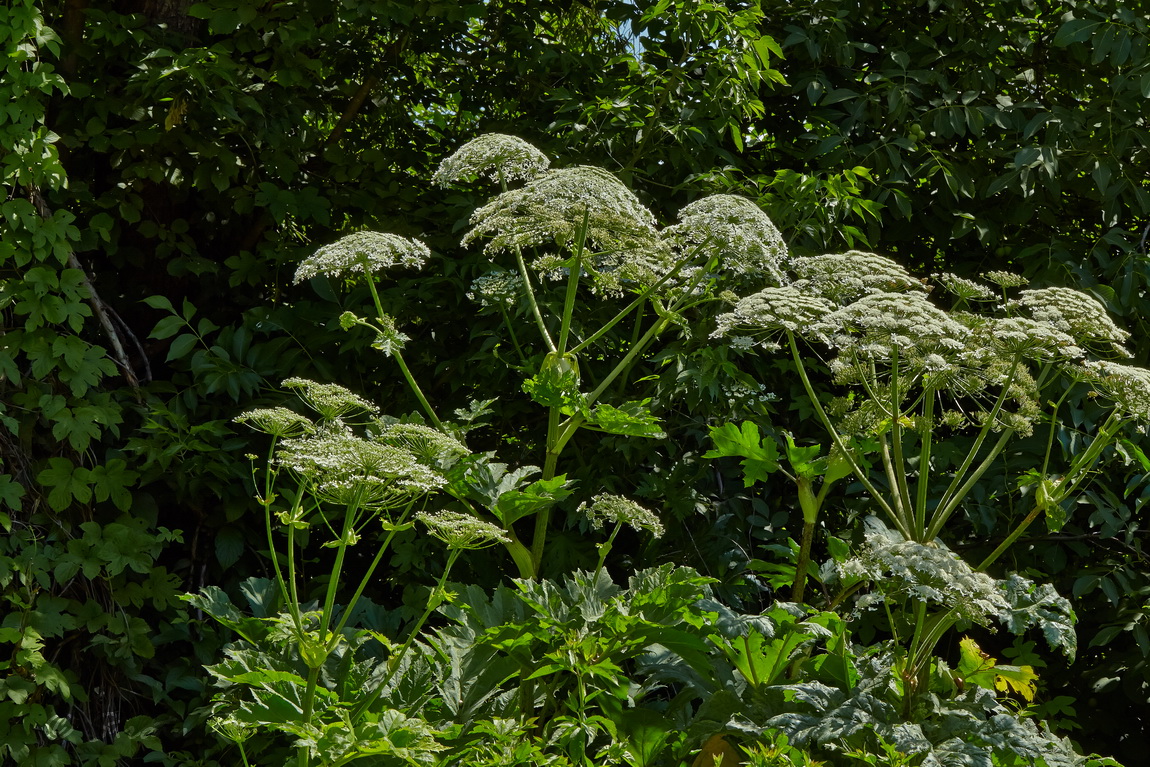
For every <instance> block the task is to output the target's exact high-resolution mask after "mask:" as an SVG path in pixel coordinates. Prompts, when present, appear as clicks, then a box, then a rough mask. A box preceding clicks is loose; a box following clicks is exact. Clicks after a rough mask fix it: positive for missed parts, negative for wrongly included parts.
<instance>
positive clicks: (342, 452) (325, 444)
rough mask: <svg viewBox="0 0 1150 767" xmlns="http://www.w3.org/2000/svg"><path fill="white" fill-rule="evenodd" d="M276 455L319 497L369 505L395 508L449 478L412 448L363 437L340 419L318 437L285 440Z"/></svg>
mask: <svg viewBox="0 0 1150 767" xmlns="http://www.w3.org/2000/svg"><path fill="white" fill-rule="evenodd" d="M276 460H277V463H279V465H280V466H283V467H284V468H286V469H288V470H290V471H291V472H292V473H294V474H295V475H296V476H298V477H299V478H300V479H301V480H302V481H303V482H305V483H307V485H308V486H309V487H310V488H311V490H312V492H313V493H315V495H316V497H318V498H320V499H322V500H325V501H328V502H330V503H336V504H347V505H357V506H362V507H365V508H377V509H383V508H392V507H395V506H398V505H401V504H403V503H406V502H407V501H408V500H410V499H411V498H412V497H414V496H419V495H423V494H425V493H429V492H431V491H432V490H435V489H437V488H440V487H442V486H443V485H444V484H446V482H447V480H445V479H444V478H443V476H442V475H440V474H439V473H438V472H435V471H433V470H432V469H429V468H428V467H426V466H424V465H423V464H421V463H420V462H419V461H418V460H417V459H416V457H415V456H414V455H412V453H410V452H409V451H407V450H404V449H402V448H398V447H394V446H392V445H385V444H382V443H380V442H375V441H372V440H366V439H362V438H361V437H357V436H355V435H354V434H352V433H351V432H350V430H348V429H346V428H341V426H340V425H339V424H333V425H330V426H329V427H328V428H326V429H324V430H323V431H321V432H320V433H319V434H316V435H315V436H311V437H304V438H300V439H289V440H284V442H283V445H282V447H281V449H280V450H279V452H278V454H277V456H276Z"/></svg>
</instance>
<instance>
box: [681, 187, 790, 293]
mask: <svg viewBox="0 0 1150 767" xmlns="http://www.w3.org/2000/svg"><path fill="white" fill-rule="evenodd" d="M663 235H664V237H666V238H668V239H669V240H670V241H671V242H673V243H674V244H675V245H676V246H677V248H678V249H679V250H680V251H681V252H682V253H686V252H689V251H691V250H693V249H696V248H698V249H699V258H698V259H696V261H697V262H706V261H707V260H709V259H711V258H714V257H718V258H719V259H720V269H721V270H723V271H725V272H730V273H734V274H737V275H750V276H758V275H766V276H767V277H768V278H769V279H770V280H771V281H772V282H773V283H775V284H776V285H778V284H781V283H782V282H783V281H784V279H783V272H784V270H785V269H786V265H787V261H788V258H789V254H788V252H787V244H786V243H785V242H784V241H783V235H782V234H781V233H780V232H779V230H778V228H777V227H776V226H775V225H774V223H773V222H772V221H771V219H770V218H769V217H768V216H767V214H766V213H764V212H763V210H762V209H761V208H760V207H759V206H758V205H756V204H755V203H754V202H752V201H751V200H748V199H747V198H745V197H738V196H736V195H731V194H714V195H711V196H709V197H704V198H702V199H700V200H696V201H695V202H693V203H691V204H690V205H688V206H686V207H685V208H683V209H682V210H681V211H679V223H678V224H675V225H674V226H669V227H667V228H666V229H664V230H663Z"/></svg>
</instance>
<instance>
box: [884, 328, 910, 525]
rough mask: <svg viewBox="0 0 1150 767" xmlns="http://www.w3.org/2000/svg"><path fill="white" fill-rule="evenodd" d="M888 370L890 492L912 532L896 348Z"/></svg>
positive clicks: (904, 521) (905, 523) (904, 522)
mask: <svg viewBox="0 0 1150 767" xmlns="http://www.w3.org/2000/svg"><path fill="white" fill-rule="evenodd" d="M890 368H891V370H890V412H891V420H890V433H891V449H892V451H893V452H894V464H895V471H894V485H892V486H891V490H892V491H893V492H896V493H898V500H899V503H898V505H899V506H901V507H902V512H903V524H904V526H905V527H907V528H908V529H910V530H912V531H913V530H914V506H913V505H912V504H911V500H910V485H909V484H907V479H906V470H907V466H906V459H905V457H904V456H903V452H902V394H901V392H900V387H899V383H900V381H899V377H898V348H897V347H895V349H894V353H893V355H892V357H891V365H890Z"/></svg>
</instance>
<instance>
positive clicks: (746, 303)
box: [711, 287, 834, 347]
mask: <svg viewBox="0 0 1150 767" xmlns="http://www.w3.org/2000/svg"><path fill="white" fill-rule="evenodd" d="M833 309H834V306H833V305H832V304H831V303H830V302H829V301H825V300H824V299H822V298H819V297H817V296H812V295H809V294H807V293H803V292H802V291H800V290H798V289H796V288H793V287H786V288H764V289H763V290H760V291H759V292H758V293H753V294H751V295H749V296H747V297H746V298H743V299H740V300H739V302H738V303H737V304H735V309H734V311H731V312H727V313H726V314H720V315H719V318H718V327H717V328H716V329H715V331H714V332H713V333H711V338H730V339H731V343H732V345H734V346H736V347H750V346H752V345H754V344H762V345H764V346H771V345H772V344H773V343H774V342H773V339H774V338H776V337H777V336H780V335H782V334H783V333H784V332H790V333H797V334H799V335H802V334H804V333H807V332H808V331H810V330H811V328H812V327H813V326H814V325H815V323H816V322H818V321H819V320H821V319H822V318H823V317H824V316H826V315H827V314H828V313H830V312H831V311H832V310H833Z"/></svg>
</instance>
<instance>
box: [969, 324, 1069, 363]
mask: <svg viewBox="0 0 1150 767" xmlns="http://www.w3.org/2000/svg"><path fill="white" fill-rule="evenodd" d="M986 329H987V331H988V335H989V338H990V339H991V340H990V344H991V346H992V348H994V349H995V350H997V351H999V352H1002V353H1004V354H1007V355H1009V356H1011V357H1013V356H1015V355H1020V356H1022V357H1024V358H1026V359H1032V360H1040V361H1047V360H1075V359H1079V358H1081V357H1082V356H1083V355H1084V354H1085V351H1083V349H1082V348H1081V347H1080V346H1078V344H1077V343H1075V341H1074V337H1073V336H1071V335H1070V334H1068V333H1063V332H1062V331H1061V330H1058V329H1057V328H1055V327H1054V326H1052V325H1051V324H1050V323H1048V322H1039V321H1038V320H1030V319H1026V318H1025V317H1003V318H993V319H991V320H990V322H989V323H988V324H987V326H986Z"/></svg>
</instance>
